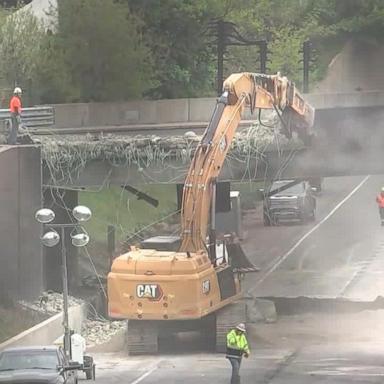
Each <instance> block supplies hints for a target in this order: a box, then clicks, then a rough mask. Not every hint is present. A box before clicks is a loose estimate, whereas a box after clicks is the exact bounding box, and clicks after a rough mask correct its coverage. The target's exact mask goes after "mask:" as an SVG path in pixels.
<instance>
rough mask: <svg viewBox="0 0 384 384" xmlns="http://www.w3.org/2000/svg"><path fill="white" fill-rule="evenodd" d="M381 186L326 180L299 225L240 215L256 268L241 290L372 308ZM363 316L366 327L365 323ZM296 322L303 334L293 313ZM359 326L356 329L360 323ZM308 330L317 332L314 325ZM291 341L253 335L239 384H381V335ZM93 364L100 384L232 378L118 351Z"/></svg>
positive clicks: (382, 258)
mask: <svg viewBox="0 0 384 384" xmlns="http://www.w3.org/2000/svg"><path fill="white" fill-rule="evenodd" d="M382 185H384V176H369V177H368V176H361V177H343V178H334V179H326V180H325V183H324V190H323V192H322V194H321V195H320V196H319V197H318V209H317V218H316V221H315V222H313V223H309V224H306V225H292V224H290V223H286V224H283V225H279V226H276V227H264V226H263V224H262V217H260V216H261V215H260V214H256V213H250V214H249V215H247V217H246V218H245V224H246V230H247V231H248V233H247V238H246V240H245V242H244V249H245V251H246V253H247V255H248V256H249V258H250V259H251V260H252V261H253V262H254V263H255V264H256V265H258V266H260V267H261V269H262V270H261V272H260V273H258V274H254V275H252V276H249V277H248V278H247V282H246V288H247V289H248V290H250V291H251V292H252V293H253V294H254V295H255V296H260V297H279V298H281V297H290V298H295V297H299V296H304V297H309V298H320V299H321V298H327V299H340V298H341V299H349V300H354V301H370V300H374V299H375V298H376V297H378V296H381V295H382V296H384V283H383V282H384V236H383V231H384V227H381V225H380V221H379V216H378V212H377V207H376V204H375V196H376V194H377V193H378V191H380V188H381V187H382ZM314 316H315V315H314ZM360 316H361V319H362V320H361V327H364V326H365V323H364V321H365V319H366V318H365V317H364V314H360ZM370 316H372V313H371V315H370ZM373 316H375V312H373ZM315 318H316V317H315ZM295 321H296V327H297V326H298V328H299V330H300V315H297V316H295ZM371 321H372V319H371ZM281 322H282V323H283V325H281V324H280V329H279V332H280V333H281V332H283V334H284V332H285V327H286V326H287V327H289V322H290V320H289V318H288V319H287V318H285V319H284V322H283V321H281ZM286 324H287V325H286ZM297 324H299V325H297ZM357 324H358V327H357V328H359V327H360V318H359V320H358V322H357ZM371 324H372V323H371ZM373 324H375V320H373ZM331 325H332V322H331ZM267 326H269V327H272V328H270V329H269V335H273V334H274V331H273V329H274V328H273V327H276V326H279V320H278V321H277V323H276V324H271V325H267ZM338 326H341V327H343V323H341V325H340V324H339V325H338ZM259 328H261V327H260V326H259ZM331 328H332V326H331ZM256 329H257V325H256ZM314 329H315V331H314V332H315V333H318V335H321V334H322V329H321V326H318V329H316V325H315V326H314ZM366 331H367V330H366ZM287 332H288V328H287ZM333 332H336V333H337V329H333ZM367 334H368V335H370V332H369V330H368V332H367ZM315 336H316V335H315ZM279 337H280V336H279ZM295 337H297V338H298V339H299V338H300V337H302V338H303V340H302V342H299V340H296V341H297V342H295V343H293V344H292V345H286V344H284V343H281V344H279V339H277V343H276V340H275V342H274V343H272V342H271V340H265V339H262V338H261V337H260V335H256V337H253V336H252V337H251V335H250V338H251V349H252V354H251V357H250V358H249V359H244V360H243V365H242V368H241V377H242V383H243V384H245V383H249V384H251V383H255V384H257V383H260V384H261V383H263V384H268V383H270V384H293V383H295V384H304V383H306V384H307V383H316V384H317V383H322V384H323V383H327V384H328V383H329V384H338V383H340V384H341V383H367V384H368V383H383V382H384V337H383V336H382V335H381V333H380V332H379V333H376V334H374V333H372V335H371V336H369V337H367V339H366V340H364V342H355V341H354V340H348V337H347V340H343V341H340V340H338V341H337V340H336V339H335V337H334V336H333V339H330V340H326V341H323V342H319V341H314V340H315V339H312V340H310V339H308V340H306V339H305V338H304V336H303V335H300V333H298V334H297V336H295ZM364 337H365V336H364ZM270 338H272V336H270ZM298 345H299V346H298ZM95 360H96V364H97V380H96V382H97V383H109V384H112V383H122V382H124V383H127V384H139V383H143V384H152V383H156V384H166V383H167V384H169V383H175V384H176V383H182V384H192V383H193V384H196V383H201V384H204V383H207V384H208V383H210V384H216V383H217V384H218V383H229V377H230V365H229V363H228V361H226V359H225V357H224V355H221V354H209V353H188V352H186V353H185V354H178V355H175V354H174V355H167V354H165V355H159V356H154V357H148V356H146V357H127V356H126V355H125V354H124V352H122V353H120V354H98V355H95Z"/></svg>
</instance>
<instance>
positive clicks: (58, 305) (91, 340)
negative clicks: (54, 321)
mask: <svg viewBox="0 0 384 384" xmlns="http://www.w3.org/2000/svg"><path fill="white" fill-rule="evenodd" d="M80 304H84V301H83V300H81V299H78V298H75V297H72V296H69V297H68V306H69V307H72V306H76V305H80ZM20 305H21V306H22V307H24V308H26V309H29V310H32V311H35V312H38V313H41V314H44V315H48V316H54V315H56V314H58V313H60V312H62V311H63V295H62V294H61V293H56V292H52V291H48V292H44V293H43V294H42V295H40V297H39V298H38V299H37V300H35V301H33V302H31V303H28V302H25V301H21V302H20ZM125 329H126V322H124V321H121V322H120V321H109V320H106V319H102V318H99V319H97V320H90V319H86V320H85V321H84V322H83V327H82V330H81V334H82V336H83V337H84V338H85V339H86V341H87V345H88V346H92V345H100V344H104V343H106V342H108V341H109V340H110V339H111V337H113V336H114V335H115V334H116V333H119V332H120V331H121V332H123V331H124V330H125Z"/></svg>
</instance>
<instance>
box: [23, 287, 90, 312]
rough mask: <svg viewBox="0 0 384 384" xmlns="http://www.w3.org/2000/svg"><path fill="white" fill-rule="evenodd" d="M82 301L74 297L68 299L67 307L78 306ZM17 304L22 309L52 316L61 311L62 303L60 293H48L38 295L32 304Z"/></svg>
mask: <svg viewBox="0 0 384 384" xmlns="http://www.w3.org/2000/svg"><path fill="white" fill-rule="evenodd" d="M82 303H83V301H82V300H80V299H77V298H75V297H72V296H69V297H68V306H69V307H71V306H74V305H80V304H82ZM19 304H20V305H21V306H23V307H24V308H28V309H31V310H33V311H36V312H39V313H43V314H47V315H50V316H53V315H55V314H57V313H60V312H62V311H63V306H64V301H63V295H62V294H61V293H57V292H53V291H48V292H44V293H43V294H41V295H40V297H39V298H38V299H37V300H35V301H34V302H32V303H28V302H26V301H20V302H19Z"/></svg>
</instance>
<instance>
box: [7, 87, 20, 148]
mask: <svg viewBox="0 0 384 384" xmlns="http://www.w3.org/2000/svg"><path fill="white" fill-rule="evenodd" d="M21 94H22V91H21V88H20V87H16V88H15V89H14V91H13V96H12V98H11V101H10V102H9V110H10V112H11V132H10V134H9V137H8V144H11V145H14V144H16V142H17V134H18V132H19V125H20V122H21V119H20V115H21Z"/></svg>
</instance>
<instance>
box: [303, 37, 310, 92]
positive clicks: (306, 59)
mask: <svg viewBox="0 0 384 384" xmlns="http://www.w3.org/2000/svg"><path fill="white" fill-rule="evenodd" d="M311 50H312V43H311V42H310V41H309V40H306V41H304V43H303V92H304V93H308V92H309V65H310V62H311Z"/></svg>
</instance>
